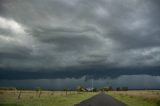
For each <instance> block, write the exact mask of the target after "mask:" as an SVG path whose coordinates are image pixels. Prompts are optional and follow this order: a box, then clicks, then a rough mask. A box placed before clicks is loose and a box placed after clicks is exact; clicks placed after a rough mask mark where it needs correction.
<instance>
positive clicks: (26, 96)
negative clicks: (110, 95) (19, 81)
mask: <svg viewBox="0 0 160 106" xmlns="http://www.w3.org/2000/svg"><path fill="white" fill-rule="evenodd" d="M95 94H96V93H87V92H84V93H77V92H75V91H68V92H67V94H66V92H65V91H42V92H40V91H38V92H37V91H21V93H20V91H0V106H73V105H74V104H77V103H79V102H80V101H82V100H85V99H87V98H89V97H91V96H93V95H95Z"/></svg>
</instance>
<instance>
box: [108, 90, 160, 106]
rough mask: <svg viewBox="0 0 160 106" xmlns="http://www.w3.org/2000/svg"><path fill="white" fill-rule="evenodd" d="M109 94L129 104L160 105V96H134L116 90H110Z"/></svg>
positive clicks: (138, 105)
mask: <svg viewBox="0 0 160 106" xmlns="http://www.w3.org/2000/svg"><path fill="white" fill-rule="evenodd" d="M107 94H109V95H110V96H112V97H114V98H116V99H117V100H120V101H122V102H123V103H125V104H127V105H128V106H160V98H145V97H142V96H132V95H127V94H125V93H124V94H122V93H115V92H108V93H107Z"/></svg>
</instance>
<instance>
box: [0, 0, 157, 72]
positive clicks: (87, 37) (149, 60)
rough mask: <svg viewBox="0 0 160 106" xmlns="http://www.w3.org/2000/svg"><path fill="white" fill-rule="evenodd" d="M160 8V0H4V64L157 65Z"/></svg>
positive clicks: (64, 67) (55, 67)
mask: <svg viewBox="0 0 160 106" xmlns="http://www.w3.org/2000/svg"><path fill="white" fill-rule="evenodd" d="M159 10H160V2H159V1H158V0H68V1H66V0H0V68H1V69H2V70H5V69H6V70H9V69H12V70H21V71H26V70H27V72H35V71H36V72H37V71H40V72H43V71H46V70H47V71H49V72H57V71H62V72H63V71H64V72H65V71H67V72H69V71H70V70H68V68H72V67H74V71H79V70H83V69H84V70H88V69H90V68H92V69H91V70H90V71H93V70H94V69H95V70H96V66H97V67H98V69H101V68H99V67H103V70H105V69H106V68H111V69H112V68H119V70H120V69H121V68H126V69H127V68H133V69H134V68H137V67H140V69H143V68H146V67H151V68H152V69H153V70H154V67H155V68H156V69H157V67H159V66H160V21H159V19H160V14H159ZM93 68H94V69H93ZM98 69H97V70H96V71H97V72H98V71H99V70H98ZM71 71H73V70H71ZM105 71H106V73H107V71H108V69H106V70H105ZM138 71H139V70H138ZM150 71H152V70H150ZM2 72H3V71H2ZM87 72H88V71H87ZM144 72H145V71H144ZM147 72H148V70H147ZM1 74H2V73H1Z"/></svg>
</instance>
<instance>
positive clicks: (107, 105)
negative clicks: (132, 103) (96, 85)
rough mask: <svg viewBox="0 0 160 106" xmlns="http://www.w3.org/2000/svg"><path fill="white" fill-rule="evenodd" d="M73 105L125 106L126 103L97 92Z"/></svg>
mask: <svg viewBox="0 0 160 106" xmlns="http://www.w3.org/2000/svg"><path fill="white" fill-rule="evenodd" d="M74 106H127V105H126V104H124V103H122V102H121V101H118V100H116V99H115V98H113V97H111V96H109V95H107V94H105V93H99V94H97V95H96V96H93V97H91V98H89V99H87V100H84V101H82V102H80V103H79V104H76V105H74Z"/></svg>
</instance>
